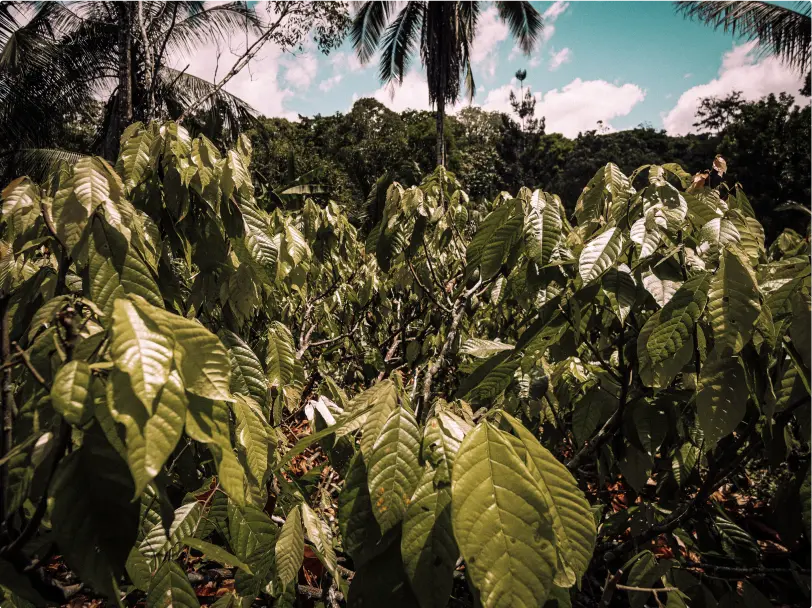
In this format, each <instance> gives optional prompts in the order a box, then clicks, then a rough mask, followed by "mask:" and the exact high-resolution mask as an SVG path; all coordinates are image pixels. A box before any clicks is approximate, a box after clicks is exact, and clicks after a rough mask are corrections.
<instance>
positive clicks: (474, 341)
mask: <svg viewBox="0 0 812 608" xmlns="http://www.w3.org/2000/svg"><path fill="white" fill-rule="evenodd" d="M503 350H513V345H512V344H505V343H503V342H495V341H493V340H482V339H480V338H468V339H467V340H466V341H465V344H463V345H462V347H461V348H460V354H462V355H471V356H472V357H476V358H478V359H485V358H487V357H490V356H491V355H493V354H495V353H498V352H502V351H503Z"/></svg>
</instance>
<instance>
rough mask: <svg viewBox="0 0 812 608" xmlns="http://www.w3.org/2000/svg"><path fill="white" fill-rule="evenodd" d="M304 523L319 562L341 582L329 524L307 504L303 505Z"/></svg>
mask: <svg viewBox="0 0 812 608" xmlns="http://www.w3.org/2000/svg"><path fill="white" fill-rule="evenodd" d="M302 523H303V524H304V529H305V531H306V532H307V538H308V540H309V541H310V542H311V543H313V549H314V550H315V551H316V554H317V555H318V557H319V560H320V561H321V563H322V564H324V567H325V568H327V570H328V572H330V574H332V575H333V578H335V579H336V581H338V582H340V581H341V575H340V574H339V572H338V561H337V559H336V553H335V549H334V548H333V534H332V532H331V531H330V526H329V524H328V523H327V522H326V521H324V519H322V518H321V517H319V516H318V515H317V514H316V512H315V511H313V509H311V508H310V507H309V506H308V504H307V503H302Z"/></svg>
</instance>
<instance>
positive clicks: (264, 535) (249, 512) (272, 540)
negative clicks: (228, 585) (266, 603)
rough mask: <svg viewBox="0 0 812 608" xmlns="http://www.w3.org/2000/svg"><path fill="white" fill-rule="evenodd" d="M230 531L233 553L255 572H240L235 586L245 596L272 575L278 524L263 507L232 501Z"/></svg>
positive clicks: (262, 585) (261, 587)
mask: <svg viewBox="0 0 812 608" xmlns="http://www.w3.org/2000/svg"><path fill="white" fill-rule="evenodd" d="M228 531H229V538H230V539H231V540H230V543H231V549H232V550H233V552H234V554H235V555H236V556H237V557H239V558H240V559H241V560H242V561H243V562H245V563H246V564H248V566H250V568H251V571H252V572H253V574H247V573H245V572H238V573H237V576H236V577H235V579H236V580H235V588H236V589H237V592H238V593H239V594H240V595H242V596H249V597H250V596H256V595H257V594H259V593H260V591H261V590H262V589H263V588H264V587H265V586H266V585H267V584H268V583H269V582H270V581H271V579H272V576H271V574H272V572H273V568H274V557H275V553H274V546H275V544H276V539H277V536H278V535H279V528H278V527H277V526H276V525H275V524H274V523H272V522H271V520H270V518H269V517H268V516H267V515H266V514H265V513H264V512H263V511H261V510H260V509H257V508H255V507H251V506H247V507H238V506H237V505H235V504H233V503H232V502H230V503H229V506H228Z"/></svg>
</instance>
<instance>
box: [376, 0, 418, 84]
mask: <svg viewBox="0 0 812 608" xmlns="http://www.w3.org/2000/svg"><path fill="white" fill-rule="evenodd" d="M423 9H424V7H423V4H422V3H421V2H407V3H406V6H405V7H404V8H403V10H402V11H400V13H399V14H398V16H397V17H396V18H395V20H394V21H393V22H392V24H391V25H390V26H389V27H388V28H386V34H385V35H384V38H383V43H382V45H381V46H382V48H383V50H382V51H381V65H380V71H379V75H380V79H381V81H382V82H383V83H389V82H391V81H393V80H397V81H398V82H400V83H402V82H403V76H404V73H405V72H406V70H407V69H408V67H409V63H410V62H411V59H412V53H413V52H414V45H415V42H416V40H417V34H418V30H419V28H420V24H421V22H422V20H423V14H424V11H423Z"/></svg>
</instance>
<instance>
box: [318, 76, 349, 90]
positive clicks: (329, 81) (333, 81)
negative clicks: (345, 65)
mask: <svg viewBox="0 0 812 608" xmlns="http://www.w3.org/2000/svg"><path fill="white" fill-rule="evenodd" d="M342 78H344V76H343V75H342V74H336V75H335V76H330V78H326V79H324V80H322V81H321V82H320V83H319V90H321V91H329V90H330V89H332V88H333V87H335V86H336V85H337V84H338V83H339V82H341V79H342Z"/></svg>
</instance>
